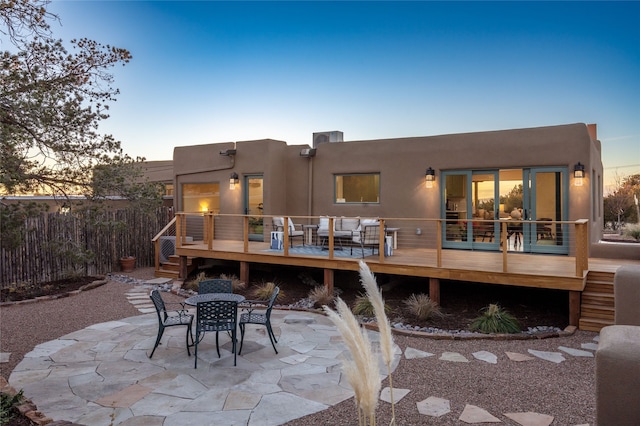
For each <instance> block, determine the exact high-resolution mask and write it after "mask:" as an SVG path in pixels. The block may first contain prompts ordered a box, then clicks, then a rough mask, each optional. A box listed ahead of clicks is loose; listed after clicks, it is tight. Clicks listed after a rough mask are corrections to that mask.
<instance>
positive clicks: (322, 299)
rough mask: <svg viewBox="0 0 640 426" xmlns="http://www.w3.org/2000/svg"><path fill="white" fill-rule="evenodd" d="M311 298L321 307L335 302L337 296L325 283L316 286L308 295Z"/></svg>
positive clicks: (316, 305) (315, 304)
mask: <svg viewBox="0 0 640 426" xmlns="http://www.w3.org/2000/svg"><path fill="white" fill-rule="evenodd" d="M308 297H309V299H311V300H312V301H313V303H314V306H315V307H317V308H319V307H321V306H324V305H329V304H331V303H333V300H334V299H335V296H334V295H333V294H332V293H330V292H329V288H328V287H327V286H324V285H317V286H315V287H314V288H313V289H312V290H311V291H310V292H309V295H308Z"/></svg>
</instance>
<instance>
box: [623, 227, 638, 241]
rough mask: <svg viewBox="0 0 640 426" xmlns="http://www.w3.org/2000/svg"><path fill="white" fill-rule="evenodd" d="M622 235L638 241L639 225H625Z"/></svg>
mask: <svg viewBox="0 0 640 426" xmlns="http://www.w3.org/2000/svg"><path fill="white" fill-rule="evenodd" d="M624 234H625V235H628V236H629V237H631V238H633V239H634V240H636V241H640V225H627V226H626V227H625V230H624Z"/></svg>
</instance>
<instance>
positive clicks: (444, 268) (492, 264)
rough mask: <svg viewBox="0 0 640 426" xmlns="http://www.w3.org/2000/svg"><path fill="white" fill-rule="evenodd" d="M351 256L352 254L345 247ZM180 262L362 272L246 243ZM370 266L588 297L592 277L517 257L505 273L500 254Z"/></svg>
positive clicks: (569, 260) (406, 258)
mask: <svg viewBox="0 0 640 426" xmlns="http://www.w3.org/2000/svg"><path fill="white" fill-rule="evenodd" d="M344 250H346V251H349V250H350V248H348V247H344ZM176 254H177V255H179V256H188V257H200V258H208V259H219V260H232V261H237V262H249V263H265V264H278V265H288V266H300V267H307V268H321V269H332V270H350V271H357V270H358V262H359V260H361V258H360V257H356V256H354V257H349V258H344V257H338V256H335V255H334V256H333V257H330V255H329V252H328V251H323V252H322V254H321V255H315V254H313V255H304V254H298V253H292V252H289V253H287V254H285V253H284V251H282V252H277V251H270V250H269V245H268V243H261V242H249V243H248V250H246V251H245V250H244V243H243V242H242V241H224V240H216V241H215V243H214V245H213V248H212V249H209V248H208V246H207V245H206V244H204V243H198V242H195V243H192V244H187V245H183V246H182V247H179V248H176ZM364 261H365V262H366V263H367V264H368V265H369V268H370V269H371V270H372V271H373V272H376V273H385V274H392V275H408V276H416V277H425V278H437V279H446V280H459V281H470V282H481V283H489V284H504V285H516V286H521V287H538V288H553V289H559V290H574V291H582V290H583V289H584V286H585V282H586V274H585V275H582V276H579V277H578V276H576V273H575V272H576V268H575V258H573V257H569V256H551V255H535V254H522V253H514V254H508V270H507V271H506V272H505V271H503V255H502V253H499V252H485V251H467V250H443V251H442V258H441V266H438V262H437V250H435V249H396V250H394V253H393V256H389V257H384V258H383V259H382V261H381V259H380V257H379V256H378V254H377V252H376V255H374V256H367V257H365V258H364Z"/></svg>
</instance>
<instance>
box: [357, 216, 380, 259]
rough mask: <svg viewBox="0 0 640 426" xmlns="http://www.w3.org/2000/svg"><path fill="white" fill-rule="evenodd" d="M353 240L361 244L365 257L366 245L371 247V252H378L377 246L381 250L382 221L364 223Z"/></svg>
mask: <svg viewBox="0 0 640 426" xmlns="http://www.w3.org/2000/svg"><path fill="white" fill-rule="evenodd" d="M353 242H355V243H359V244H360V248H361V249H362V258H363V259H364V249H365V247H371V250H372V253H371V254H375V253H376V247H377V248H378V251H380V223H379V222H378V223H377V224H371V225H363V226H362V228H361V230H360V232H359V233H358V234H357V235H355V236H354V237H353ZM351 253H352V254H353V247H352V248H351Z"/></svg>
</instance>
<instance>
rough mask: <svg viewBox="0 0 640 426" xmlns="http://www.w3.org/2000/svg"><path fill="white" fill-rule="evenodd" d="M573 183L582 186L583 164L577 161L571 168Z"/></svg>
mask: <svg viewBox="0 0 640 426" xmlns="http://www.w3.org/2000/svg"><path fill="white" fill-rule="evenodd" d="M573 178H574V181H573V184H574V185H575V186H582V178H584V164H582V163H580V162H579V161H578V164H576V165H575V167H574V168H573Z"/></svg>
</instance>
